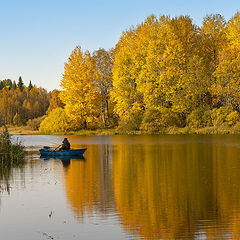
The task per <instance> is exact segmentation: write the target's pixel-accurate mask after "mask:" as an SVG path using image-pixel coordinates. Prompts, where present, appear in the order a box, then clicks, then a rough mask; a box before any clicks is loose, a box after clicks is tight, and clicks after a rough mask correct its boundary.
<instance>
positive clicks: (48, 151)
mask: <svg viewBox="0 0 240 240" xmlns="http://www.w3.org/2000/svg"><path fill="white" fill-rule="evenodd" d="M86 150H87V149H86V148H81V149H70V150H62V151H60V150H56V149H54V148H51V147H48V146H44V147H43V149H40V150H39V151H40V154H41V156H82V155H83V153H84V152H85V151H86Z"/></svg>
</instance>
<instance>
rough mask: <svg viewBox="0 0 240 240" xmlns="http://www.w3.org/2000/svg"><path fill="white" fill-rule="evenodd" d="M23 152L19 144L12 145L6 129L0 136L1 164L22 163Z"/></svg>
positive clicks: (5, 128)
mask: <svg viewBox="0 0 240 240" xmlns="http://www.w3.org/2000/svg"><path fill="white" fill-rule="evenodd" d="M24 156H25V151H24V147H23V146H22V145H21V143H19V142H18V143H12V142H11V137H10V135H9V133H8V130H7V127H4V129H3V132H2V133H1V134H0V160H1V163H10V164H11V165H16V164H17V165H18V164H21V163H23V162H24Z"/></svg>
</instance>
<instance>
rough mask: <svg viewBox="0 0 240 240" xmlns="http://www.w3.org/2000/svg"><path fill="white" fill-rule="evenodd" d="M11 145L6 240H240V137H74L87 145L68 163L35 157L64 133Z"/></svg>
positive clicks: (2, 192) (3, 199)
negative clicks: (13, 163)
mask: <svg viewBox="0 0 240 240" xmlns="http://www.w3.org/2000/svg"><path fill="white" fill-rule="evenodd" d="M14 139H18V140H21V142H22V143H23V144H24V145H25V146H26V150H27V151H28V153H29V154H28V156H27V157H26V164H25V165H24V167H23V168H14V169H11V170H10V172H6V173H5V172H4V171H3V170H2V174H1V178H0V233H1V239H4V240H11V239H13V240H15V239H23V240H28V239H29V240H35V239H36V240H38V239H40V240H41V239H64V240H71V239H86V240H88V239H240V136H237V135H234V136H231V135H228V136H185V135H183V136H88V137H79V136H69V140H70V142H71V143H72V147H73V148H79V147H87V151H86V152H85V154H84V156H85V159H71V160H70V161H61V160H59V159H49V160H44V159H40V155H39V153H38V150H39V149H40V148H41V147H42V146H43V145H58V144H59V143H61V141H62V139H63V136H28V135H25V136H23V135H15V136H14Z"/></svg>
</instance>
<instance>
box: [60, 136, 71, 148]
mask: <svg viewBox="0 0 240 240" xmlns="http://www.w3.org/2000/svg"><path fill="white" fill-rule="evenodd" d="M59 150H60V151H62V150H70V143H69V141H68V139H67V138H64V139H63V142H62V146H61V147H60V148H59Z"/></svg>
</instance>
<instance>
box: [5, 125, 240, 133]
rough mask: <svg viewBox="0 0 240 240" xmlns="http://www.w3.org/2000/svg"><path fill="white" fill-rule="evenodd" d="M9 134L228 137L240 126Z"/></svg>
mask: <svg viewBox="0 0 240 240" xmlns="http://www.w3.org/2000/svg"><path fill="white" fill-rule="evenodd" d="M8 131H9V133H12V134H14V133H15V134H23V135H75V136H94V135H95V136H97V135H136V136H137V135H188V134H189V135H191V134H195V135H198V134H201V135H214V134H216V135H217V134H219V135H226V134H240V126H237V125H236V126H232V127H229V126H219V127H205V128H191V127H184V128H176V127H171V128H167V129H163V130H162V131H159V132H147V131H122V130H118V129H97V130H79V131H69V132H57V133H41V132H39V131H38V130H31V129H29V128H28V127H26V126H22V127H9V128H8Z"/></svg>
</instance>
